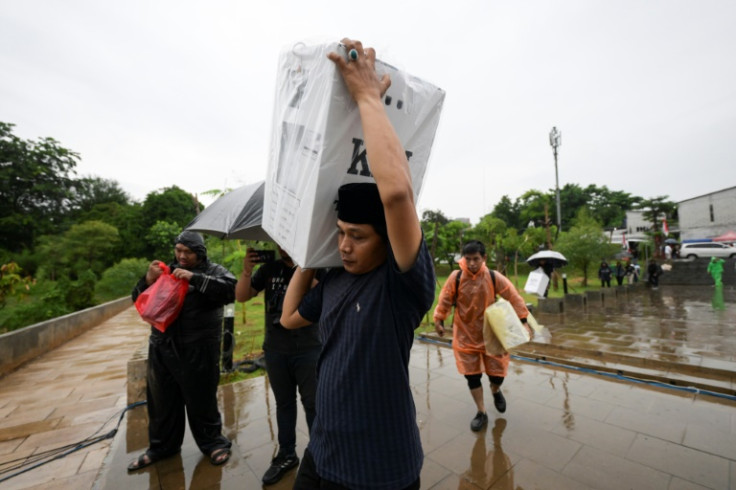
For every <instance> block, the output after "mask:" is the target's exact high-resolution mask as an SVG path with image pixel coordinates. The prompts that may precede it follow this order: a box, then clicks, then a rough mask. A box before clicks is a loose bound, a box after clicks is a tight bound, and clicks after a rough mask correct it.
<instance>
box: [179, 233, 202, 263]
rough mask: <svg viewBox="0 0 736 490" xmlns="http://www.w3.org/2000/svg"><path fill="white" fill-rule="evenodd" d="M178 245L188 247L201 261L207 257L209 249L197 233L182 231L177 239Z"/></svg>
mask: <svg viewBox="0 0 736 490" xmlns="http://www.w3.org/2000/svg"><path fill="white" fill-rule="evenodd" d="M176 243H181V244H182V245H184V246H185V247H188V248H189V250H191V251H192V252H194V253H196V254H197V257H199V258H200V259H204V258H206V257H207V247H206V246H205V245H204V238H202V235H200V234H199V233H197V232H196V231H182V232H181V233H180V234H179V236H178V237H176Z"/></svg>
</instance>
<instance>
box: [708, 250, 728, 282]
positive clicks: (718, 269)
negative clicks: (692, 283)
mask: <svg viewBox="0 0 736 490" xmlns="http://www.w3.org/2000/svg"><path fill="white" fill-rule="evenodd" d="M723 263H724V260H723V259H721V258H718V257H711V258H710V263H708V269H707V270H708V273H709V274H710V275H711V277H712V278H713V280H714V281H715V286H716V287H718V286H722V285H723V282H722V280H721V277H722V276H723Z"/></svg>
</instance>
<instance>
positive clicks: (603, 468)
mask: <svg viewBox="0 0 736 490" xmlns="http://www.w3.org/2000/svg"><path fill="white" fill-rule="evenodd" d="M562 474H563V475H565V476H567V477H569V478H572V479H573V480H575V481H579V482H582V483H583V484H585V485H587V486H588V487H590V488H598V489H602V490H608V489H610V490H620V489H622V488H646V489H647V490H660V489H661V490H664V489H667V487H668V485H669V482H670V478H671V477H670V475H669V474H667V473H664V472H661V471H657V470H655V469H652V468H650V467H648V466H645V465H642V464H639V463H636V462H633V461H630V460H628V459H625V458H621V457H619V456H616V455H614V454H611V453H608V452H606V451H601V450H600V449H596V448H592V447H589V446H583V447H582V448H581V449H580V451H579V452H578V453H577V454H575V457H574V458H573V459H572V460H571V461H570V463H569V464H568V465H567V466H566V467H565V468H564V470H563V471H562Z"/></svg>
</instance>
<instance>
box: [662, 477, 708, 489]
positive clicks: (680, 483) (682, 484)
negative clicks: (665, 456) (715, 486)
mask: <svg viewBox="0 0 736 490" xmlns="http://www.w3.org/2000/svg"><path fill="white" fill-rule="evenodd" d="M707 488H708V487H704V486H701V485H698V484H697V483H693V482H691V481H687V480H683V479H682V478H678V477H673V478H672V481H671V482H670V486H669V488H668V490H705V489H707Z"/></svg>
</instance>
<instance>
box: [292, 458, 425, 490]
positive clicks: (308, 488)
mask: <svg viewBox="0 0 736 490" xmlns="http://www.w3.org/2000/svg"><path fill="white" fill-rule="evenodd" d="M315 489H323V490H350V489H349V487H345V486H342V485H340V484H339V483H335V482H332V481H329V480H325V479H324V478H321V477H320V476H319V474H317V465H316V464H314V458H312V453H310V452H309V449H307V450H305V451H304V457H303V458H302V464H301V465H300V466H299V473H297V475H296V481H295V482H294V489H293V490H315ZM418 489H419V478H417V481H415V482H414V483H412V484H411V485H409V486H408V487H406V488H404V489H403V490H418Z"/></svg>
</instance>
